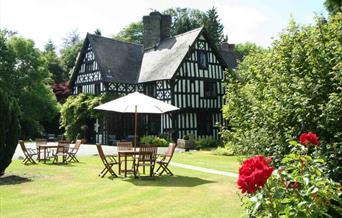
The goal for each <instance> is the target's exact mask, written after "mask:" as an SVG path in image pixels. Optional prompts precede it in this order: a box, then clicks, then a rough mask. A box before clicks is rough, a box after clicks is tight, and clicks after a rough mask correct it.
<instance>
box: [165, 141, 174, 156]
mask: <svg viewBox="0 0 342 218" xmlns="http://www.w3.org/2000/svg"><path fill="white" fill-rule="evenodd" d="M175 149H176V144H175V143H170V144H169V147H167V150H166V152H165V156H166V157H169V158H170V159H171V158H172V156H173V153H174V152H175Z"/></svg>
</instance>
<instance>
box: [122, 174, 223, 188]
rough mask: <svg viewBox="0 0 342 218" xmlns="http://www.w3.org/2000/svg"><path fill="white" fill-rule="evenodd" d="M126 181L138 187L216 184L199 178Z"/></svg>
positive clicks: (166, 177) (130, 179)
mask: <svg viewBox="0 0 342 218" xmlns="http://www.w3.org/2000/svg"><path fill="white" fill-rule="evenodd" d="M124 181H127V182H131V183H132V184H134V185H136V186H161V187H162V186H164V187H194V186H198V185H204V184H209V183H216V181H210V180H205V179H201V178H198V177H190V176H160V177H154V178H149V179H146V178H145V179H139V178H134V177H130V178H127V179H125V180H124Z"/></svg>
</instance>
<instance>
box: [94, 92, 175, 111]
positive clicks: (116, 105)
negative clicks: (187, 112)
mask: <svg viewBox="0 0 342 218" xmlns="http://www.w3.org/2000/svg"><path fill="white" fill-rule="evenodd" d="M95 109H96V110H105V111H116V112H121V113H146V114H162V113H166V112H169V111H174V110H179V108H178V107H175V106H173V105H170V104H167V103H165V102H162V101H159V100H157V99H155V98H152V97H149V96H147V95H144V94H141V93H139V92H134V93H131V94H128V95H126V96H124V97H121V98H118V99H115V100H113V101H110V102H107V103H105V104H101V105H99V106H97V107H95Z"/></svg>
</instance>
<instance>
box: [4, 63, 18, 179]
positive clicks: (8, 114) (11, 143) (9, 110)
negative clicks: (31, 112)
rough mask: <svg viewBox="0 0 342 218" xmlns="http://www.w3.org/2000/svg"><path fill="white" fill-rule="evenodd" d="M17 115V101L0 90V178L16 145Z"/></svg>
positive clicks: (10, 159) (9, 161)
mask: <svg viewBox="0 0 342 218" xmlns="http://www.w3.org/2000/svg"><path fill="white" fill-rule="evenodd" d="M0 65H1V63H0ZM19 113H20V111H19V107H18V104H17V101H16V100H15V99H14V98H12V97H10V96H8V94H7V93H5V92H4V91H3V90H2V89H1V88H0V114H1V116H0V176H1V175H2V174H3V173H4V172H5V169H6V168H7V167H8V166H9V165H10V163H11V161H12V157H13V155H14V152H15V149H16V147H17V144H18V139H19V134H20V124H19Z"/></svg>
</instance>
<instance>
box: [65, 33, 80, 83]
mask: <svg viewBox="0 0 342 218" xmlns="http://www.w3.org/2000/svg"><path fill="white" fill-rule="evenodd" d="M63 41H64V46H63V48H62V49H61V62H62V65H63V68H64V69H65V71H66V75H67V76H68V78H69V77H70V73H71V69H72V68H73V67H74V65H75V61H76V58H77V55H78V53H79V52H80V50H81V47H82V44H83V41H82V40H80V35H79V33H78V32H77V31H76V30H72V31H71V32H70V33H68V35H67V37H66V38H64V39H63Z"/></svg>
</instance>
